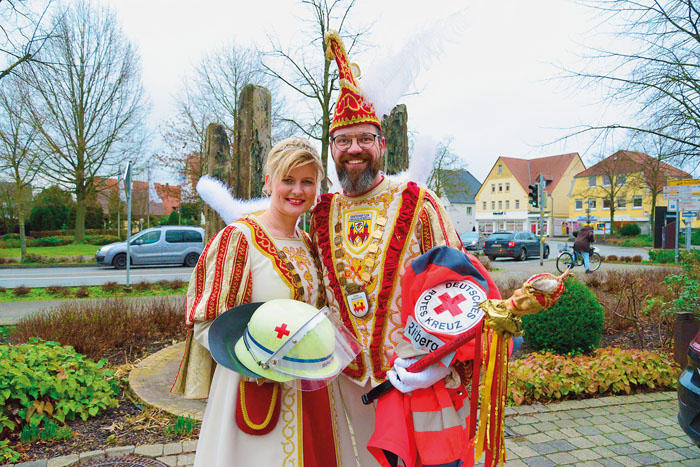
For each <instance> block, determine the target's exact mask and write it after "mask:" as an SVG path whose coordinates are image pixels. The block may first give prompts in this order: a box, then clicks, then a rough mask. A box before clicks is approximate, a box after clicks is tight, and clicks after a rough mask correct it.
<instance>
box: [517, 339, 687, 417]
mask: <svg viewBox="0 0 700 467" xmlns="http://www.w3.org/2000/svg"><path fill="white" fill-rule="evenodd" d="M680 371H681V369H680V367H679V366H678V364H677V363H675V362H674V361H673V359H672V358H670V357H668V356H666V355H663V354H657V353H655V352H649V351H645V350H627V349H619V348H614V347H607V348H604V349H598V350H596V351H595V352H594V353H593V355H592V356H576V357H572V356H568V357H567V356H560V355H554V354H551V353H544V354H537V353H532V354H529V355H528V356H527V357H525V358H523V359H522V360H517V362H516V364H511V365H508V403H509V404H515V405H520V404H530V403H533V402H541V403H547V402H552V401H557V400H561V399H576V398H584V397H590V396H591V395H597V396H600V395H603V394H630V393H632V392H633V391H636V390H638V389H642V388H650V389H657V390H670V389H675V388H676V386H677V382H678V375H679V374H680Z"/></svg>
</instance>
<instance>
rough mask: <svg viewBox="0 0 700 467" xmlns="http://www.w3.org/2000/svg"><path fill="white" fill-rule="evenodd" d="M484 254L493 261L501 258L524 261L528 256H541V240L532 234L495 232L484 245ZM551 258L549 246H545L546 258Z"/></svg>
mask: <svg viewBox="0 0 700 467" xmlns="http://www.w3.org/2000/svg"><path fill="white" fill-rule="evenodd" d="M482 247H483V250H484V254H485V255H486V256H488V257H489V259H490V260H491V261H493V260H495V259H496V258H500V257H507V258H515V259H517V260H518V261H524V260H526V259H527V258H528V256H537V257H538V258H539V256H540V239H539V238H538V237H537V236H536V235H535V234H533V233H532V232H494V233H492V234H491V235H489V238H487V239H486V240H484V243H483V246H482ZM547 257H549V245H547V244H546V243H545V244H544V258H547Z"/></svg>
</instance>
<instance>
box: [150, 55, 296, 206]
mask: <svg viewBox="0 0 700 467" xmlns="http://www.w3.org/2000/svg"><path fill="white" fill-rule="evenodd" d="M196 71H197V73H196V75H195V77H194V78H193V79H191V80H188V81H186V82H185V83H184V84H183V86H182V88H181V91H180V92H179V93H178V94H177V95H176V96H175V103H176V109H177V113H176V115H175V116H174V117H172V118H171V119H169V121H167V122H165V123H164V124H163V125H162V133H163V136H164V139H165V140H166V141H167V144H168V146H169V149H170V151H168V152H167V153H163V154H160V155H158V156H157V158H158V160H159V161H160V163H161V164H162V165H163V166H165V167H167V168H169V169H170V170H174V171H175V172H176V173H177V174H178V175H179V176H180V178H181V179H184V180H185V182H186V184H187V185H191V184H192V183H195V184H196V182H197V180H198V179H199V177H200V176H201V175H202V174H203V173H206V165H205V162H206V161H205V160H204V157H203V153H204V135H205V131H206V128H207V125H209V124H210V123H212V122H216V123H220V124H222V125H224V127H225V128H226V133H227V135H228V138H229V141H231V148H232V149H233V148H235V147H236V145H235V142H234V138H235V134H236V132H235V126H236V122H237V120H238V112H239V110H240V109H239V107H240V95H241V91H242V90H243V88H244V87H245V86H247V85H248V84H256V85H259V86H264V87H265V88H267V89H268V90H269V91H270V93H271V94H272V96H273V97H272V109H271V114H272V121H273V125H272V137H273V140H274V139H282V138H284V137H286V136H289V135H290V134H291V132H290V127H289V125H288V124H287V119H286V118H283V117H282V116H281V115H282V112H283V110H284V100H283V99H282V97H281V96H280V94H279V92H278V89H277V88H278V81H277V80H275V79H273V78H272V77H271V76H270V75H269V74H267V73H266V72H265V70H264V68H263V65H262V61H261V55H260V53H259V52H258V51H256V50H254V49H248V48H244V47H239V46H237V45H236V44H235V43H229V44H227V45H225V46H223V47H221V48H219V49H217V50H215V51H212V52H210V53H208V54H207V55H205V56H204V58H203V59H202V60H201V62H200V63H199V64H198V66H197V67H196ZM188 188H189V186H188ZM196 199H197V201H199V197H196Z"/></svg>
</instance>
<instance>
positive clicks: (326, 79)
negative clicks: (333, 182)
mask: <svg viewBox="0 0 700 467" xmlns="http://www.w3.org/2000/svg"><path fill="white" fill-rule="evenodd" d="M301 3H302V4H303V5H305V6H306V7H308V9H309V10H310V11H311V13H312V18H311V19H309V20H307V25H308V26H307V30H308V33H309V36H310V38H311V40H310V41H309V44H308V45H306V46H302V47H299V48H296V49H290V48H288V47H283V46H282V44H280V42H279V41H278V40H276V39H273V38H271V39H270V51H269V52H267V53H266V54H265V56H266V57H267V60H266V61H264V62H263V66H264V67H265V69H266V70H267V72H268V73H269V74H270V76H272V77H274V78H276V79H278V80H280V81H282V82H283V83H284V84H285V85H286V86H288V87H289V88H290V89H291V90H293V91H294V92H296V93H297V94H298V95H299V96H300V97H301V99H302V102H305V103H306V104H307V106H308V108H307V113H306V114H304V112H301V111H297V112H296V113H295V115H294V118H290V119H287V121H288V122H289V123H290V124H291V125H293V126H294V127H295V128H297V129H298V130H299V131H301V132H302V133H304V134H305V135H306V136H307V137H309V138H311V139H315V140H317V141H319V142H320V144H321V159H322V161H323V166H324V167H326V163H327V160H328V141H329V134H330V132H329V129H330V125H331V118H332V115H333V107H334V105H335V102H334V99H333V98H332V97H333V95H334V93H335V92H336V91H337V90H338V73H337V70H335V68H334V66H333V67H331V62H330V61H328V60H326V58H325V51H326V42H325V40H324V37H325V34H326V33H327V32H328V31H331V30H335V31H337V32H338V34H341V35H342V36H343V37H344V38H345V46H346V49H347V51H348V54H350V53H351V51H352V50H353V48H354V47H355V46H356V44H358V42H359V40H360V38H361V37H362V35H363V34H364V33H365V32H366V29H365V30H359V31H354V32H353V31H351V30H350V28H349V27H348V24H347V22H348V18H349V16H350V13H351V10H352V8H353V7H354V6H355V0H302V1H301ZM327 189H328V187H327V185H326V181H325V180H324V181H323V190H324V191H327Z"/></svg>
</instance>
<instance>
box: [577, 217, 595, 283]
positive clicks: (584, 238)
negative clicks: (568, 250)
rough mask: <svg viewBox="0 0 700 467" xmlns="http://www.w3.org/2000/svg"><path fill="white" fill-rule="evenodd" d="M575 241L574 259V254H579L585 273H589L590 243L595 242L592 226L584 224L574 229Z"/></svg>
mask: <svg viewBox="0 0 700 467" xmlns="http://www.w3.org/2000/svg"><path fill="white" fill-rule="evenodd" d="M574 236H575V237H576V241H575V242H574V260H575V259H576V255H578V254H580V255H581V257H583V265H584V266H585V267H586V274H590V273H591V272H593V271H591V270H590V262H589V260H590V255H589V254H590V252H591V243H593V242H595V235H593V228H592V227H591V226H590V225H584V226H583V227H581V229H579V230H577V231H574Z"/></svg>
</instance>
